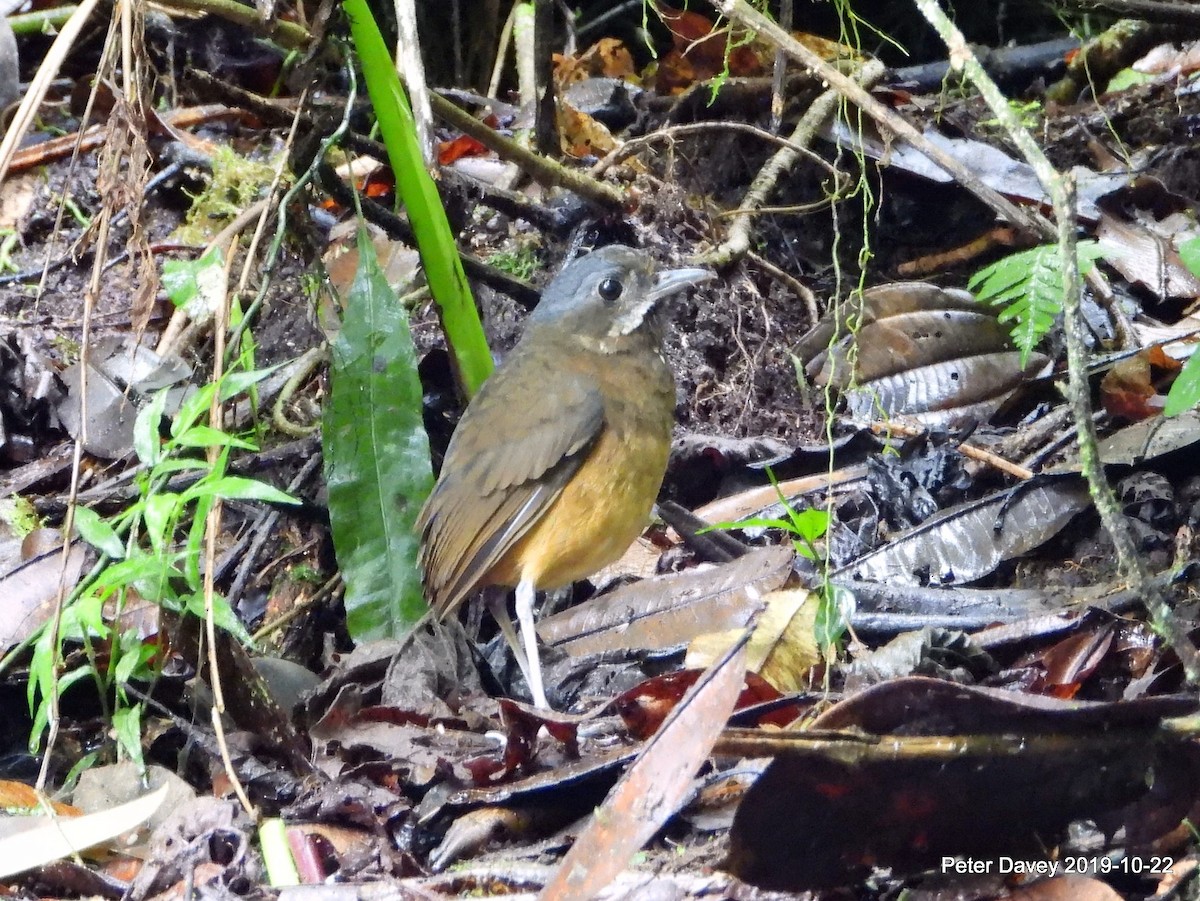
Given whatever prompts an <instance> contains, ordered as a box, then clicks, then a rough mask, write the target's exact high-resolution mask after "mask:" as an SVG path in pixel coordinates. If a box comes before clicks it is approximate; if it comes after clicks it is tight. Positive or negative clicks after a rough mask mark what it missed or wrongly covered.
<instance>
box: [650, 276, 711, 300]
mask: <svg viewBox="0 0 1200 901" xmlns="http://www.w3.org/2000/svg"><path fill="white" fill-rule="evenodd" d="M716 277H717V274H716V273H715V272H713V271H712V270H711V269H668V270H666V271H665V272H660V273H658V275H657V276H655V279H654V287H652V288H651V289H650V292H649V297H648V300H649V301H650V302H651V304H654V303H657V302H658V301H660V300H662V299H663V298H664V297H669V296H671V295H672V294H678V293H679V292H680V291H683V290H685V289H687V288H690V287H692V285H698V284H700V283H701V282H706V281H708V280H709V279H714V278H716Z"/></svg>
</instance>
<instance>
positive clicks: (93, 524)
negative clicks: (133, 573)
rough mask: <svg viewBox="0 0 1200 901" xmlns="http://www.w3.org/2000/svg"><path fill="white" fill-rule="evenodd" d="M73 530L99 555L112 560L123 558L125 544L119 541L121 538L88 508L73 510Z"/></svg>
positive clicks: (97, 514) (98, 515)
mask: <svg viewBox="0 0 1200 901" xmlns="http://www.w3.org/2000/svg"><path fill="white" fill-rule="evenodd" d="M75 528H77V529H78V530H79V534H80V536H81V537H82V538H83V540H84V541H86V542H87V543H88V544H90V545H91V546H92V547H94V548H96V550H98V551H100V552H101V553H104V554H107V555H108V556H110V557H112V558H113V559H114V560H120V559H121V558H122V557H124V556H125V542H123V541H122V540H121V536H120V535H118V534H117V533H116V532H115V531H113V527H112V526H110V525H109V524H108V523H107V522H105V521H104V520H103V519H102V518H101V517H100V514H99V513H97V512H96V511H95V510H92V509H91V508H90V507H76V508H75Z"/></svg>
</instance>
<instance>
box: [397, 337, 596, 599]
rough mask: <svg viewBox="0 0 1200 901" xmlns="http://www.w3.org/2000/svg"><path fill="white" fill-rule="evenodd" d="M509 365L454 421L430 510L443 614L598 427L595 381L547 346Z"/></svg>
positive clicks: (429, 557) (425, 519) (425, 550)
mask: <svg viewBox="0 0 1200 901" xmlns="http://www.w3.org/2000/svg"><path fill="white" fill-rule="evenodd" d="M519 364H520V365H519V366H514V367H511V368H505V367H501V368H500V369H499V370H497V371H496V373H495V374H494V375H493V376H492V377H491V378H490V379H489V380H488V381H487V382H485V383H484V385H483V388H482V389H481V390H480V392H479V394H478V395H477V396H476V397H475V399H474V400H473V401H472V402H471V405H470V406H469V407H468V408H467V412H466V413H465V414H464V415H463V418H462V419H461V420H460V421H459V423H458V427H457V429H455V433H454V437H453V439H452V440H451V442H450V447H449V449H448V450H447V451H446V458H445V461H444V463H443V466H442V477H441V479H440V480H439V482H438V484H437V486H436V487H435V488H434V490H433V493H432V494H431V495H430V497H429V500H428V501H427V502H426V504H425V508H424V509H423V510H422V511H421V516H420V518H419V519H418V521H417V528H418V529H419V530H420V531H421V532H422V536H423V541H422V546H421V547H422V550H421V557H422V560H421V562H422V565H423V567H424V569H425V578H426V587H427V590H428V592H429V595H430V602H431V603H432V605H433V608H434V611H435V612H436V613H437V614H438V615H439V616H444V615H446V614H447V613H449V612H450V611H451V610H453V609H454V608H456V607H457V606H458V604H459V603H460V602H461V601H462V600H463V599H464V598H466V597H467V595H469V594H470V593H471V592H472V591H473V590H474V589H475V588H476V587H477V586H478V585H479V582H480V580H481V579H482V578H483V577H484V576H486V575H487V573H488V571H489V570H490V569H491V568H492V567H493V566H495V564H496V563H497V561H499V560H500V559H501V558H502V557H503V556H504V554H505V553H506V552H507V551H508V550H509V549H511V548H512V547H513V545H515V544H516V543H517V541H519V540H520V539H521V537H522V536H523V535H524V534H525V533H526V532H527V531H529V528H530V527H531V526H532V525H533V524H534V523H535V522H537V521H538V519H540V518H541V516H542V514H543V513H544V512H545V511H546V509H547V508H548V507H549V506H550V504H552V503H553V502H554V500H555V498H557V497H558V495H559V494H560V493H561V492H562V489H563V486H564V485H566V483H567V482H568V481H569V480H570V478H571V476H572V475H574V474H575V472H576V471H577V470H578V468H579V465H580V463H582V461H583V459H584V458H585V457H586V456H587V453H588V451H589V450H590V449H591V447H592V445H593V444H594V443H595V441H596V439H597V437H599V435H600V432H601V429H602V428H603V425H604V404H603V400H602V397H601V394H600V390H599V387H598V386H597V385H596V384H595V382H594V381H592V380H590V379H588V378H586V377H585V376H582V375H580V374H577V373H572V372H564V371H563V370H562V369H561V368H559V367H554V366H552V365H551V363H550V361H549V360H545V359H543V358H542V355H541V354H536V353H535V354H529V355H527V356H525V357H524V358H523V359H521V360H520V361H519Z"/></svg>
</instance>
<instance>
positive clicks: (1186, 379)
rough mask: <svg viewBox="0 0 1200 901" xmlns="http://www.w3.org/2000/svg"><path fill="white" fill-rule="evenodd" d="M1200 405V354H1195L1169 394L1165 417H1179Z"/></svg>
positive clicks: (1186, 364)
mask: <svg viewBox="0 0 1200 901" xmlns="http://www.w3.org/2000/svg"><path fill="white" fill-rule="evenodd" d="M1197 404H1200V353H1193V354H1192V355H1191V356H1190V357H1189V358H1188V361H1187V362H1186V363H1184V364H1183V369H1182V370H1181V371H1180V373H1179V375H1177V376H1175V384H1173V385H1172V386H1171V390H1170V391H1168V392H1167V402H1166V403H1165V404H1164V405H1163V416H1178V415H1179V414H1180V413H1182V412H1183V411H1184V410H1190V409H1192V408H1193V407H1195V406H1196V405H1197Z"/></svg>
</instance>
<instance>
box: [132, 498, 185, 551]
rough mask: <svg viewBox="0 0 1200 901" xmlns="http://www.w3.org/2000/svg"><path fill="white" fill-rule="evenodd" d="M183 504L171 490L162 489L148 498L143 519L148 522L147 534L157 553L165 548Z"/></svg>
mask: <svg viewBox="0 0 1200 901" xmlns="http://www.w3.org/2000/svg"><path fill="white" fill-rule="evenodd" d="M182 506H183V501H182V499H181V498H180V496H179V495H178V494H175V493H173V492H170V491H160V492H159V493H158V494H152V495H150V496H149V497H148V498H146V506H145V508H144V510H143V512H142V521H143V522H144V523H145V524H146V534H147V536H149V538H150V546H151V547H152V548H154V552H155V553H157V554H161V553H163V551H164V550H165V548H166V546H167V540H168V539H169V538H170V537H171V533H173V532H174V530H175V523H176V521H177V520H178V519H179V513H180V510H181V508H182Z"/></svg>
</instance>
